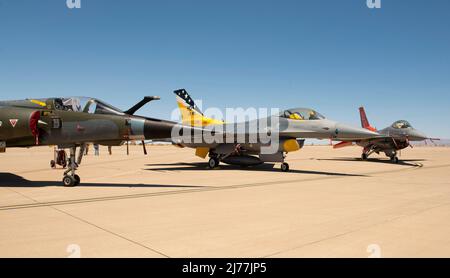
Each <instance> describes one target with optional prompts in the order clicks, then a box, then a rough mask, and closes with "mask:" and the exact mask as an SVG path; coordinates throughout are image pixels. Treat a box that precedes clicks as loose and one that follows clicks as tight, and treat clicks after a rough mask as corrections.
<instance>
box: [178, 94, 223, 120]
mask: <svg viewBox="0 0 450 278" xmlns="http://www.w3.org/2000/svg"><path fill="white" fill-rule="evenodd" d="M174 93H175V94H176V95H177V103H178V109H180V112H181V120H182V122H183V124H185V125H189V126H196V127H203V126H208V125H217V124H223V121H219V120H216V119H212V118H208V117H206V116H204V115H203V112H202V111H201V110H200V109H199V108H198V107H197V105H196V104H195V102H194V100H193V99H192V98H191V96H190V95H189V94H188V92H187V91H186V90H185V89H179V90H176V91H174Z"/></svg>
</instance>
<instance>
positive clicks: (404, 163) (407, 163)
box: [317, 157, 426, 167]
mask: <svg viewBox="0 0 450 278" xmlns="http://www.w3.org/2000/svg"><path fill="white" fill-rule="evenodd" d="M317 160H319V161H320V160H323V161H349V162H353V161H358V162H373V163H383V164H392V165H401V166H410V167H411V166H412V167H416V166H417V163H411V162H422V161H426V159H400V161H399V162H398V163H393V162H392V161H390V160H388V159H377V158H369V159H367V160H362V159H361V158H348V157H337V158H321V159H317Z"/></svg>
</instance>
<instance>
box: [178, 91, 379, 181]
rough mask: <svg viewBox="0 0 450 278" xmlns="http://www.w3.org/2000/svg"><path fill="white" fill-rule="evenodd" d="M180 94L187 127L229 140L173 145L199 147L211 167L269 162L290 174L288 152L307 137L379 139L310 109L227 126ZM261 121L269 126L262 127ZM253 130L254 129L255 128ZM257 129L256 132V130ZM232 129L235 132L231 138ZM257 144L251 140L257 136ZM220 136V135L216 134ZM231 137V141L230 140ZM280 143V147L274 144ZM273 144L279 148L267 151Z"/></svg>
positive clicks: (201, 155) (298, 145) (301, 144)
mask: <svg viewBox="0 0 450 278" xmlns="http://www.w3.org/2000/svg"><path fill="white" fill-rule="evenodd" d="M174 93H175V94H176V95H177V97H176V98H177V103H178V108H179V110H180V112H181V118H182V122H183V125H186V126H193V127H202V129H211V130H212V131H213V133H214V132H216V133H219V134H223V135H224V136H226V137H227V140H223V141H222V142H205V141H199V142H183V141H182V140H178V141H177V140H175V138H174V137H172V140H175V141H174V142H173V143H174V144H176V145H178V146H180V147H190V148H195V149H196V152H195V154H196V155H197V156H199V157H201V158H206V157H207V156H209V162H208V166H209V168H211V169H212V168H216V167H217V166H218V165H219V163H220V162H223V163H226V164H232V165H239V166H244V167H245V166H255V165H259V164H262V163H265V162H275V163H278V162H279V163H281V170H282V171H284V172H287V171H289V164H287V163H286V162H285V157H286V154H287V153H290V152H295V151H298V150H300V149H301V148H302V147H303V145H304V141H305V138H317V139H332V140H364V139H366V138H375V137H377V136H379V135H378V134H377V133H376V132H373V131H370V130H367V129H363V128H355V127H351V126H347V125H344V124H341V123H338V122H335V121H332V120H328V119H326V118H325V117H324V116H323V115H321V114H320V113H318V112H317V111H315V110H313V109H309V108H294V109H287V110H284V111H282V112H281V113H279V114H275V115H271V116H268V117H262V118H260V119H256V120H248V121H244V122H241V123H226V122H223V121H221V120H217V119H212V118H208V117H206V116H205V115H204V114H203V113H202V111H201V110H200V109H199V108H198V107H197V105H196V104H195V102H194V101H193V99H192V98H191V97H190V96H189V94H188V93H187V91H186V90H185V89H180V90H176V91H174ZM261 122H264V123H265V124H263V125H260V123H261ZM251 127H253V129H252V128H251ZM255 127H256V130H255ZM229 130H232V131H233V132H234V134H233V135H231V136H228V135H229ZM255 134H257V135H256V136H254V137H253V138H256V140H255V141H252V142H250V140H249V138H250V137H251V136H252V135H255ZM261 134H266V135H269V136H271V135H273V134H276V136H274V137H271V141H270V142H268V141H267V140H262V138H261ZM216 135H217V134H216ZM230 138H231V140H230ZM274 141H276V143H277V144H273V143H274ZM270 144H272V145H274V146H276V149H272V151H271V152H268V151H263V148H266V149H267V148H268V146H269V145H270Z"/></svg>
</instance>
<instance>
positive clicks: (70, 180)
mask: <svg viewBox="0 0 450 278" xmlns="http://www.w3.org/2000/svg"><path fill="white" fill-rule="evenodd" d="M62 181H63V184H64V186H66V187H72V186H75V184H76V180H75V178H74V177H72V176H69V175H67V176H64V178H63V180H62Z"/></svg>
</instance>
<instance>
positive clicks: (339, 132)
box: [335, 124, 379, 141]
mask: <svg viewBox="0 0 450 278" xmlns="http://www.w3.org/2000/svg"><path fill="white" fill-rule="evenodd" d="M377 136H379V134H378V133H377V132H373V131H370V130H368V129H365V128H359V127H353V126H349V125H344V124H336V131H335V138H336V139H338V140H343V141H345V140H347V141H348V140H361V139H368V138H374V137H377Z"/></svg>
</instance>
